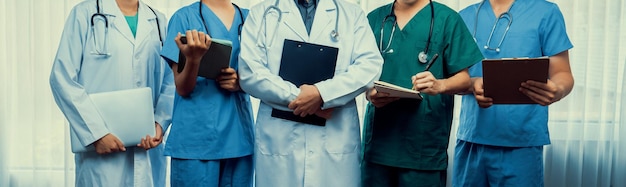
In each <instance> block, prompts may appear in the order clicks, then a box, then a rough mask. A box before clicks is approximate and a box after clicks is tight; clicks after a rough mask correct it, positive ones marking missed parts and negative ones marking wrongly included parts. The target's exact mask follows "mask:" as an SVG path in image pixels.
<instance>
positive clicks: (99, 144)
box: [94, 133, 126, 155]
mask: <svg viewBox="0 0 626 187" xmlns="http://www.w3.org/2000/svg"><path fill="white" fill-rule="evenodd" d="M94 147H96V152H97V153H98V154H101V155H104V154H110V153H115V152H120V151H126V148H125V147H124V144H123V143H122V141H120V139H118V138H117V137H116V136H115V135H113V134H111V133H109V134H106V135H104V136H103V137H102V138H100V139H99V140H98V141H96V142H95V143H94Z"/></svg>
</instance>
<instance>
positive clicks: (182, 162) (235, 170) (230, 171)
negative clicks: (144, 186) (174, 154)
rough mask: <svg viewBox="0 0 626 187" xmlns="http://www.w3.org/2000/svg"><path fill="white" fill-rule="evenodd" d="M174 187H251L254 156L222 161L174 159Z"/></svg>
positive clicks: (172, 171)
mask: <svg viewBox="0 0 626 187" xmlns="http://www.w3.org/2000/svg"><path fill="white" fill-rule="evenodd" d="M171 162H172V163H171V164H172V168H171V182H170V184H171V186H172V187H251V186H252V181H253V180H252V175H253V171H254V169H253V166H252V156H245V157H239V158H228V159H220V160H193V159H177V158H172V161H171Z"/></svg>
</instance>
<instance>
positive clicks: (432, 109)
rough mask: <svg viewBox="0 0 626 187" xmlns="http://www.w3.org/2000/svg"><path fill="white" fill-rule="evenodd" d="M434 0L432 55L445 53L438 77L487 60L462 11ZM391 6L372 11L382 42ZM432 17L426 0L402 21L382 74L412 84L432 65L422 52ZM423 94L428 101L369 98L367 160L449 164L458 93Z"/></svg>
mask: <svg viewBox="0 0 626 187" xmlns="http://www.w3.org/2000/svg"><path fill="white" fill-rule="evenodd" d="M432 3H434V4H433V5H434V10H435V18H434V19H435V22H434V27H433V33H432V39H431V44H430V47H429V51H428V55H429V57H428V60H430V58H432V56H433V55H434V54H439V58H437V60H436V61H435V62H434V63H433V65H432V67H431V68H430V72H432V74H433V75H434V76H435V77H436V78H437V79H445V78H448V77H451V76H453V75H454V74H455V73H457V72H459V71H461V70H463V69H465V68H469V67H470V66H472V65H473V64H475V63H477V62H479V61H481V60H482V59H483V56H482V54H481V53H480V50H479V49H478V47H477V46H476V43H475V42H474V40H473V38H472V35H471V34H470V32H469V31H468V30H467V27H466V26H465V23H464V22H463V20H462V19H461V17H460V16H459V15H458V14H457V12H456V11H454V10H452V9H450V8H448V7H447V6H445V5H443V4H440V3H437V2H432ZM391 7H392V4H388V5H385V6H382V7H379V8H377V9H376V10H374V11H372V12H370V13H369V14H368V19H369V22H370V26H371V27H372V30H373V32H374V35H375V36H376V42H380V37H381V25H382V24H383V22H382V21H383V19H384V18H385V16H387V15H389V13H390V11H391ZM394 21H395V19H394V18H392V17H390V18H388V19H387V20H386V21H385V23H384V27H382V28H383V29H384V31H383V34H384V35H385V36H383V43H382V47H383V49H384V48H386V46H387V44H388V42H389V37H390V34H391V31H392V26H393V25H394V24H393V23H394ZM430 23H431V9H430V6H426V7H424V8H423V9H422V10H420V11H419V12H418V13H417V14H416V15H415V16H414V17H413V18H412V19H411V20H410V21H409V22H408V23H407V25H406V26H405V27H404V28H403V29H402V30H400V28H399V27H397V26H396V30H395V32H394V34H393V40H392V42H391V45H390V47H389V49H393V53H383V58H384V60H385V63H384V64H383V72H382V74H381V77H380V80H382V81H385V82H389V83H392V84H396V85H399V86H402V87H405V88H409V89H410V88H411V87H412V82H411V76H413V75H415V74H417V73H419V72H422V71H424V69H425V68H426V64H423V63H420V62H419V61H418V60H417V58H418V57H417V56H418V53H419V52H420V51H422V50H424V49H425V48H426V43H427V41H428V34H429V31H430ZM378 45H379V46H380V43H378ZM423 96H424V99H423V100H422V101H419V100H412V99H400V100H398V101H395V102H392V103H390V104H388V105H386V106H384V107H381V108H375V107H374V106H373V105H372V104H371V103H370V104H368V106H367V109H366V110H367V111H366V116H365V133H364V141H365V142H364V143H365V146H364V159H365V160H366V161H368V162H374V163H377V164H382V165H388V166H393V167H400V168H410V169H417V170H445V169H446V168H447V163H448V162H447V153H446V150H447V147H448V139H449V136H450V128H451V124H452V114H453V108H454V98H453V96H452V95H445V94H439V95H435V96H431V95H427V94H423Z"/></svg>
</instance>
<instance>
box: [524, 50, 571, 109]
mask: <svg viewBox="0 0 626 187" xmlns="http://www.w3.org/2000/svg"><path fill="white" fill-rule="evenodd" d="M573 87H574V77H573V76H572V70H571V68H570V64H569V52H568V51H563V52H561V53H559V54H557V55H555V56H551V57H550V79H548V81H547V82H546V83H541V82H537V81H532V80H528V81H526V82H523V83H522V84H521V87H520V89H519V90H520V91H521V92H522V93H524V94H525V95H527V96H528V97H529V98H530V99H531V100H533V101H535V102H537V103H538V104H540V105H542V106H547V105H550V104H552V103H554V102H557V101H559V100H561V99H562V98H564V97H565V96H567V95H568V94H569V93H570V92H571V91H572V88H573Z"/></svg>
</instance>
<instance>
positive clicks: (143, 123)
mask: <svg viewBox="0 0 626 187" xmlns="http://www.w3.org/2000/svg"><path fill="white" fill-rule="evenodd" d="M89 97H90V98H91V101H92V102H93V104H94V105H95V106H96V108H97V109H98V113H100V116H102V119H103V120H104V123H105V125H106V126H107V128H108V129H109V131H110V132H111V134H113V135H115V136H116V137H117V138H118V139H120V141H122V143H124V146H126V147H132V146H136V145H137V144H139V143H140V142H141V138H143V137H146V135H150V136H154V135H155V133H156V132H155V126H154V123H155V122H154V108H153V104H152V89H150V88H148V87H143V88H136V89H128V90H120V91H111V92H101V93H94V94H89ZM70 129H72V128H70ZM70 136H71V137H70V138H71V144H72V152H74V153H79V152H88V151H95V147H94V146H93V144H92V145H89V146H83V144H82V143H81V142H80V141H79V140H78V136H76V133H75V132H74V131H73V130H71V132H70Z"/></svg>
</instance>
